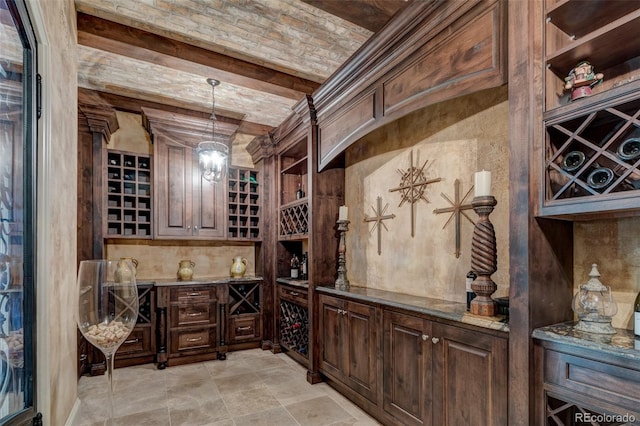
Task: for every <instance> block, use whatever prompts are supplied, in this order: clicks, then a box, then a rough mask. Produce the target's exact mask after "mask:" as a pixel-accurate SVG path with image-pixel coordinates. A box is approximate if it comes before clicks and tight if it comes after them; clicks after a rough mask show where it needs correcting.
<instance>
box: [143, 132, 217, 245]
mask: <svg viewBox="0 0 640 426" xmlns="http://www.w3.org/2000/svg"><path fill="white" fill-rule="evenodd" d="M154 147H155V148H154V149H155V155H154V170H155V175H156V184H155V186H154V193H155V201H156V202H155V238H158V239H162V238H165V239H166V238H172V239H175V238H188V239H211V238H223V237H224V235H225V227H224V223H225V222H224V217H225V205H226V203H227V199H226V198H225V193H226V191H225V183H224V182H210V181H208V180H206V179H204V178H203V177H202V176H201V174H200V171H199V168H198V161H197V158H196V154H195V149H194V148H193V147H191V146H189V145H185V144H183V143H180V142H175V141H173V140H171V139H170V138H168V137H166V136H164V135H162V134H159V136H158V137H157V138H156V140H155V143H154Z"/></svg>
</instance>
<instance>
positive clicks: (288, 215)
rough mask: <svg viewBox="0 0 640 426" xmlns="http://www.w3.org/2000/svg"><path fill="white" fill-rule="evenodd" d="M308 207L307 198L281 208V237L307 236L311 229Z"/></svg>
mask: <svg viewBox="0 0 640 426" xmlns="http://www.w3.org/2000/svg"><path fill="white" fill-rule="evenodd" d="M308 208H309V204H308V203H307V200H306V199H303V200H299V201H297V202H294V203H291V204H289V205H286V206H282V207H281V208H280V239H294V238H302V237H306V235H307V233H308V231H309V212H308Z"/></svg>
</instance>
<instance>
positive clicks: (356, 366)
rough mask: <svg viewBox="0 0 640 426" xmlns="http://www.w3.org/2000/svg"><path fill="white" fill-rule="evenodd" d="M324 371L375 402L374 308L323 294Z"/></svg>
mask: <svg viewBox="0 0 640 426" xmlns="http://www.w3.org/2000/svg"><path fill="white" fill-rule="evenodd" d="M319 304H320V324H321V339H320V372H321V373H323V374H325V375H327V376H330V377H331V378H333V379H334V380H338V381H340V382H341V383H343V384H345V385H346V386H348V387H350V388H351V389H353V390H355V391H356V392H357V393H358V394H360V395H362V396H364V397H365V398H367V399H368V400H370V401H372V402H375V401H376V399H377V394H378V388H377V382H378V379H377V378H378V375H377V374H378V373H377V372H378V368H379V367H378V361H377V360H378V356H377V353H378V346H379V345H378V325H377V311H376V308H375V307H374V306H369V305H365V304H362V303H357V302H353V301H347V300H341V299H338V298H335V297H331V296H326V295H320V297H319Z"/></svg>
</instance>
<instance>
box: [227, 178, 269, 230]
mask: <svg viewBox="0 0 640 426" xmlns="http://www.w3.org/2000/svg"><path fill="white" fill-rule="evenodd" d="M258 177H259V176H258V172H257V171H256V170H253V169H245V168H240V167H230V168H229V180H228V185H229V191H228V221H229V223H228V228H227V239H230V240H251V241H259V240H260V239H261V238H262V236H261V234H260V225H261V224H260V192H259V189H260V184H259V181H258Z"/></svg>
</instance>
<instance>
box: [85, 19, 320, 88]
mask: <svg viewBox="0 0 640 426" xmlns="http://www.w3.org/2000/svg"><path fill="white" fill-rule="evenodd" d="M77 25H78V43H79V44H81V45H83V46H88V47H92V48H95V49H100V50H105V51H108V52H111V53H114V54H117V55H122V56H126V57H130V58H134V59H138V60H142V61H145V62H149V63H153V64H157V65H161V66H164V67H168V68H172V69H176V70H180V71H184V72H189V73H193V74H197V75H202V76H206V77H211V76H215V77H216V79H218V80H221V81H224V82H227V83H230V84H234V85H237V86H242V87H247V88H250V89H254V90H258V91H261V92H265V93H270V94H273V95H278V96H282V97H284V98H287V99H294V100H299V99H301V98H303V97H304V95H306V94H311V93H313V91H315V90H316V89H317V88H318V87H319V86H320V84H319V83H316V82H314V81H310V80H306V79H304V78H301V77H297V76H293V75H290V74H286V73H283V72H280V71H277V70H274V69H271V68H267V67H264V66H260V65H257V64H253V63H251V62H247V61H243V60H240V59H236V58H233V57H231V56H226V55H222V54H220V53H217V52H213V51H210V50H207V49H203V48H201V47H197V46H193V45H190V44H187V43H184V42H181V41H177V40H172V39H170V38H167V37H163V36H160V35H157V34H153V33H150V32H147V31H143V30H139V29H137V28H133V27H128V26H126V25H122V24H118V23H116V22H112V21H108V20H106V19H102V18H98V17H96V16H92V15H87V14H85V13H78V14H77Z"/></svg>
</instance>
